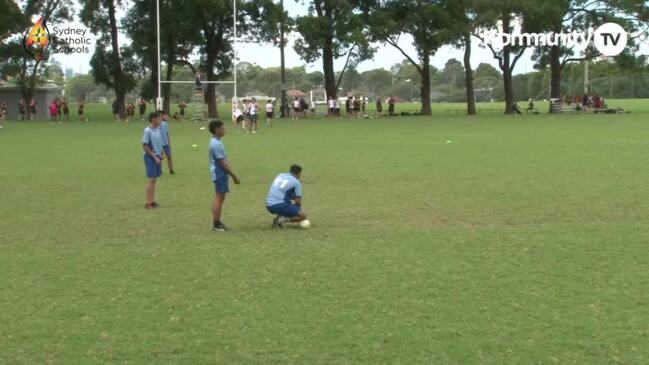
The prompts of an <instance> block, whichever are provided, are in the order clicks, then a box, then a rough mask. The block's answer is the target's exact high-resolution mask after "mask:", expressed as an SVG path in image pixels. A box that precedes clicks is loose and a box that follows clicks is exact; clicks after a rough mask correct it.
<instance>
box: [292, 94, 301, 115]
mask: <svg viewBox="0 0 649 365" xmlns="http://www.w3.org/2000/svg"><path fill="white" fill-rule="evenodd" d="M299 116H300V99H299V98H298V97H297V96H296V97H295V100H293V117H292V118H291V120H298V118H299Z"/></svg>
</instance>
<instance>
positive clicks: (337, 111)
mask: <svg viewBox="0 0 649 365" xmlns="http://www.w3.org/2000/svg"><path fill="white" fill-rule="evenodd" d="M334 114H335V115H336V117H340V99H338V98H336V99H334Z"/></svg>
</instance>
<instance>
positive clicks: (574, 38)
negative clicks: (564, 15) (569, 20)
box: [481, 23, 628, 57]
mask: <svg viewBox="0 0 649 365" xmlns="http://www.w3.org/2000/svg"><path fill="white" fill-rule="evenodd" d="M481 38H482V44H483V45H485V46H491V47H492V48H493V49H494V50H496V51H500V50H502V49H503V47H505V46H510V45H511V46H516V45H519V46H532V47H546V46H564V47H568V48H572V47H577V48H581V49H586V48H587V47H588V46H589V45H590V44H591V43H592V44H594V46H595V48H596V49H597V50H598V51H599V52H600V53H601V54H602V56H606V57H613V56H617V55H619V54H620V53H622V52H623V51H624V48H625V47H626V45H627V42H628V34H627V32H626V31H625V30H624V28H622V26H620V25H619V24H617V23H605V24H602V25H600V26H599V27H598V28H597V29H596V30H594V31H593V30H592V29H589V30H588V31H581V32H577V31H572V32H569V33H565V32H561V33H554V32H548V33H516V34H509V33H502V32H499V31H495V30H492V31H486V32H483V34H482V37H481Z"/></svg>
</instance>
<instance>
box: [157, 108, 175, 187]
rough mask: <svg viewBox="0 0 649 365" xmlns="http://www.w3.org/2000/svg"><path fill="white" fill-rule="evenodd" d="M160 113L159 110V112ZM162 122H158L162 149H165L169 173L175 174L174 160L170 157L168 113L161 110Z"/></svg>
mask: <svg viewBox="0 0 649 365" xmlns="http://www.w3.org/2000/svg"><path fill="white" fill-rule="evenodd" d="M159 113H160V112H159ZM161 114H162V117H161V119H162V122H161V123H160V130H161V131H162V141H163V143H162V149H164V151H165V156H166V157H167V167H169V174H170V175H175V174H176V172H175V171H174V161H173V158H172V157H171V135H170V134H169V114H167V112H162V113H161Z"/></svg>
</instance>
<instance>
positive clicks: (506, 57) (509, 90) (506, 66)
mask: <svg viewBox="0 0 649 365" xmlns="http://www.w3.org/2000/svg"><path fill="white" fill-rule="evenodd" d="M502 22H503V31H504V32H507V33H508V32H510V30H511V29H510V18H509V15H505V16H504V17H503V20H502ZM511 53H512V49H511V46H509V45H507V46H505V47H504V48H503V58H502V64H501V67H500V69H501V71H502V72H503V85H504V87H505V114H514V88H513V86H512V69H511V67H510V65H511Z"/></svg>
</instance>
